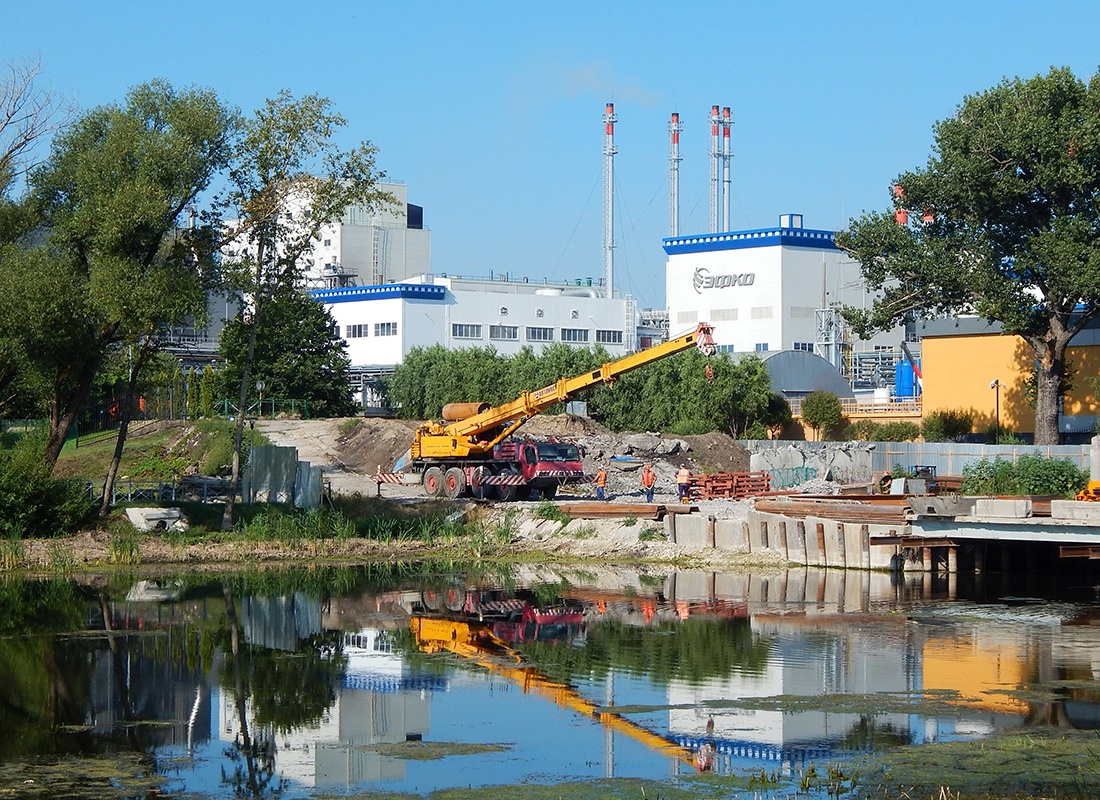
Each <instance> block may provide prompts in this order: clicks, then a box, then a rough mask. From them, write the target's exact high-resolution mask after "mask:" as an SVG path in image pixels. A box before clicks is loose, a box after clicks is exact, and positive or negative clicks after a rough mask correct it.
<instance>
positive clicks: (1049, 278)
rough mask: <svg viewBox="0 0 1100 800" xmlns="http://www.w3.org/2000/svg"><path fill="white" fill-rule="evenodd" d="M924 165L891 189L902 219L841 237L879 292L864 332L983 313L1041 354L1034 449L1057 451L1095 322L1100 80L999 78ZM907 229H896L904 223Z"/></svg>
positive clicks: (852, 314) (970, 104)
mask: <svg viewBox="0 0 1100 800" xmlns="http://www.w3.org/2000/svg"><path fill="white" fill-rule="evenodd" d="M933 149H934V154H933V156H932V157H931V158H930V159H929V161H928V165H927V167H925V168H924V169H920V170H914V171H912V172H905V173H903V174H901V175H900V176H899V177H898V178H897V179H896V181H895V184H896V186H898V187H900V190H899V191H897V192H896V193H895V199H894V205H895V211H892V212H889V213H883V214H866V215H864V216H863V217H861V218H860V219H858V220H854V221H853V222H852V224H851V226H850V227H849V229H848V230H847V231H843V232H841V233H840V234H838V236H837V242H838V244H839V245H840V246H841V247H842V248H844V249H845V250H847V251H849V252H850V253H851V254H852V255H853V257H855V258H856V259H857V260H858V261H859V262H860V264H861V265H862V269H863V275H864V277H865V278H866V280H867V281H868V283H869V284H872V285H875V286H881V287H883V289H882V295H881V297H880V298H879V299H878V300H877V301H876V302H875V303H874V304H873V307H872V308H871V309H869V310H867V311H857V310H851V309H849V310H848V311H847V313H846V315H847V317H848V318H849V319H850V320H851V321H852V322H853V324H854V326H855V327H856V328H857V330H859V331H860V332H864V333H865V332H867V331H872V330H884V329H887V328H890V327H892V326H894V325H896V324H897V323H898V322H899V321H901V320H904V319H906V318H910V317H913V316H939V315H944V314H948V315H951V314H960V313H977V314H979V315H981V316H982V317H983V318H985V319H987V320H989V321H991V322H999V323H1001V325H1002V326H1003V330H1004V332H1005V333H1006V334H1015V335H1018V336H1020V337H1022V338H1023V340H1024V341H1025V342H1027V344H1028V346H1029V347H1030V348H1031V350H1032V352H1033V353H1034V355H1035V363H1036V377H1037V392H1036V408H1035V442H1036V443H1037V444H1055V443H1057V442H1058V401H1059V398H1060V395H1061V394H1062V392H1063V390H1064V388H1065V387H1064V376H1065V365H1066V348H1067V346H1068V345H1069V342H1070V340H1071V339H1072V338H1073V337H1074V335H1076V334H1077V333H1078V332H1079V331H1080V330H1081V329H1082V328H1083V327H1084V326H1085V325H1086V324H1088V322H1089V321H1090V320H1092V319H1093V318H1094V317H1095V316H1096V315H1097V314H1098V313H1100V76H1093V77H1092V78H1091V79H1090V81H1089V82H1088V83H1087V84H1086V83H1085V82H1083V81H1081V80H1079V79H1078V78H1077V77H1075V76H1074V75H1073V73H1072V72H1070V70H1068V69H1065V68H1062V69H1052V70H1050V72H1049V73H1047V74H1046V75H1039V76H1037V77H1034V78H1031V79H1030V80H1020V79H1019V78H1016V79H1012V80H1005V81H1002V82H1001V83H1000V84H999V85H997V86H996V87H994V88H992V89H990V90H988V91H986V92H983V93H981V94H976V95H971V96H968V97H966V98H964V99H963V102H962V105H961V106H960V107H959V108H958V110H957V112H956V113H955V114H954V115H953V116H952V117H951V118H950V119H946V120H943V121H941V122H939V123H937V124H936V126H935V128H934V145H933ZM899 223H900V224H899Z"/></svg>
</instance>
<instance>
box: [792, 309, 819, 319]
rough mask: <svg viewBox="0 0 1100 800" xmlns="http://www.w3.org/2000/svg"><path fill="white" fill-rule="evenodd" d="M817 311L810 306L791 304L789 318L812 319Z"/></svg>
mask: <svg viewBox="0 0 1100 800" xmlns="http://www.w3.org/2000/svg"><path fill="white" fill-rule="evenodd" d="M816 316H817V311H816V310H815V309H814V308H813V307H811V306H791V319H813V318H814V317H816Z"/></svg>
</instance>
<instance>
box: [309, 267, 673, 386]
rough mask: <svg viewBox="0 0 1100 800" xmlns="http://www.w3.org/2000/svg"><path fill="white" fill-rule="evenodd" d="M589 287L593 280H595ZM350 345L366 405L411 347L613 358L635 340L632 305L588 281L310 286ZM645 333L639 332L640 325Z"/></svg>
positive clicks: (421, 278) (441, 280)
mask: <svg viewBox="0 0 1100 800" xmlns="http://www.w3.org/2000/svg"><path fill="white" fill-rule="evenodd" d="M593 284H595V285H593ZM310 294H311V295H312V296H313V297H314V298H315V299H316V300H318V301H319V302H321V303H323V304H324V305H325V307H326V308H327V309H328V310H329V312H330V313H331V314H332V317H333V319H334V320H335V321H336V324H337V326H338V335H339V336H341V337H342V338H343V339H344V340H345V341H346V342H347V343H348V356H349V358H350V359H351V363H352V372H353V376H352V377H353V382H354V383H355V384H356V386H357V388H360V389H361V390H363V398H364V404H365V405H368V406H369V405H370V404H371V396H370V386H371V384H372V383H373V381H374V379H375V378H376V377H378V376H379V375H383V374H386V373H388V372H391V371H392V370H393V367H394V366H395V365H397V364H400V363H402V362H403V361H404V359H405V356H406V355H407V354H408V352H409V351H410V350H411V349H413V348H414V347H430V346H432V345H436V344H438V345H442V346H443V347H446V348H447V349H459V348H463V347H488V346H492V347H493V348H495V349H496V351H497V352H498V353H501V354H503V355H515V354H516V353H518V352H519V351H520V350H521V349H522V348H524V347H530V348H532V349H533V350H534V351H535V352H536V353H538V352H540V351H542V350H543V349H544V348H545V347H546V346H547V345H550V344H554V343H556V342H562V343H564V344H567V345H572V346H576V347H593V346H596V345H599V346H601V347H603V348H604V349H605V350H607V352H608V353H609V354H610V355H611V356H612V357H613V358H619V357H621V356H623V355H626V354H627V353H629V352H631V351H633V350H635V349H636V348H637V347H639V346H641V345H648V344H652V341H649V342H642V341H639V337H638V333H637V331H638V319H637V310H636V309H635V306H634V302H633V301H632V300H631V299H630V298H629V297H628V298H618V297H615V298H609V297H606V296H605V292H604V291H603V289H602V288H601V287H600V286H599V282H598V281H596V282H593V281H591V280H588V279H585V280H575V281H573V282H569V283H557V284H551V283H548V282H544V283H532V282H530V281H528V280H521V281H515V280H508V279H503V280H485V279H474V278H459V277H448V276H445V275H430V274H428V275H418V276H414V277H412V278H409V279H408V280H404V281H401V282H400V283H388V284H384V285H381V286H350V287H344V288H334V289H316V290H313V291H311V292H310ZM643 330H645V329H643Z"/></svg>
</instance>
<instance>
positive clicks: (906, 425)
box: [875, 421, 920, 442]
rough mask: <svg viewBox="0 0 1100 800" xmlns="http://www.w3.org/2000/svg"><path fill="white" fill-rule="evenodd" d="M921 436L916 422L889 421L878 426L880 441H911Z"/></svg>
mask: <svg viewBox="0 0 1100 800" xmlns="http://www.w3.org/2000/svg"><path fill="white" fill-rule="evenodd" d="M919 436H920V426H919V425H917V423H915V422H902V421H899V422H887V423H884V424H882V425H879V426H878V439H876V440H875V441H878V442H911V441H913V440H914V439H916V438H917V437H919Z"/></svg>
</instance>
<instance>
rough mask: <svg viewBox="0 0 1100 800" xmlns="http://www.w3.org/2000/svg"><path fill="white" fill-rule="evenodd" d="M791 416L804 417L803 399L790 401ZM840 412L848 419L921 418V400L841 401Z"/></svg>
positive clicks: (844, 399)
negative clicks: (854, 417)
mask: <svg viewBox="0 0 1100 800" xmlns="http://www.w3.org/2000/svg"><path fill="white" fill-rule="evenodd" d="M790 404H791V414H793V415H794V416H796V417H798V416H801V415H802V398H795V399H794V400H791V401H790ZM840 412H841V413H842V414H843V415H844V416H846V417H853V416H864V417H874V416H879V417H899V416H905V417H919V416H920V415H921V401H920V398H915V399H912V400H889V401H886V402H879V403H876V402H874V401H873V400H850V399H846V398H841V399H840Z"/></svg>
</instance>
